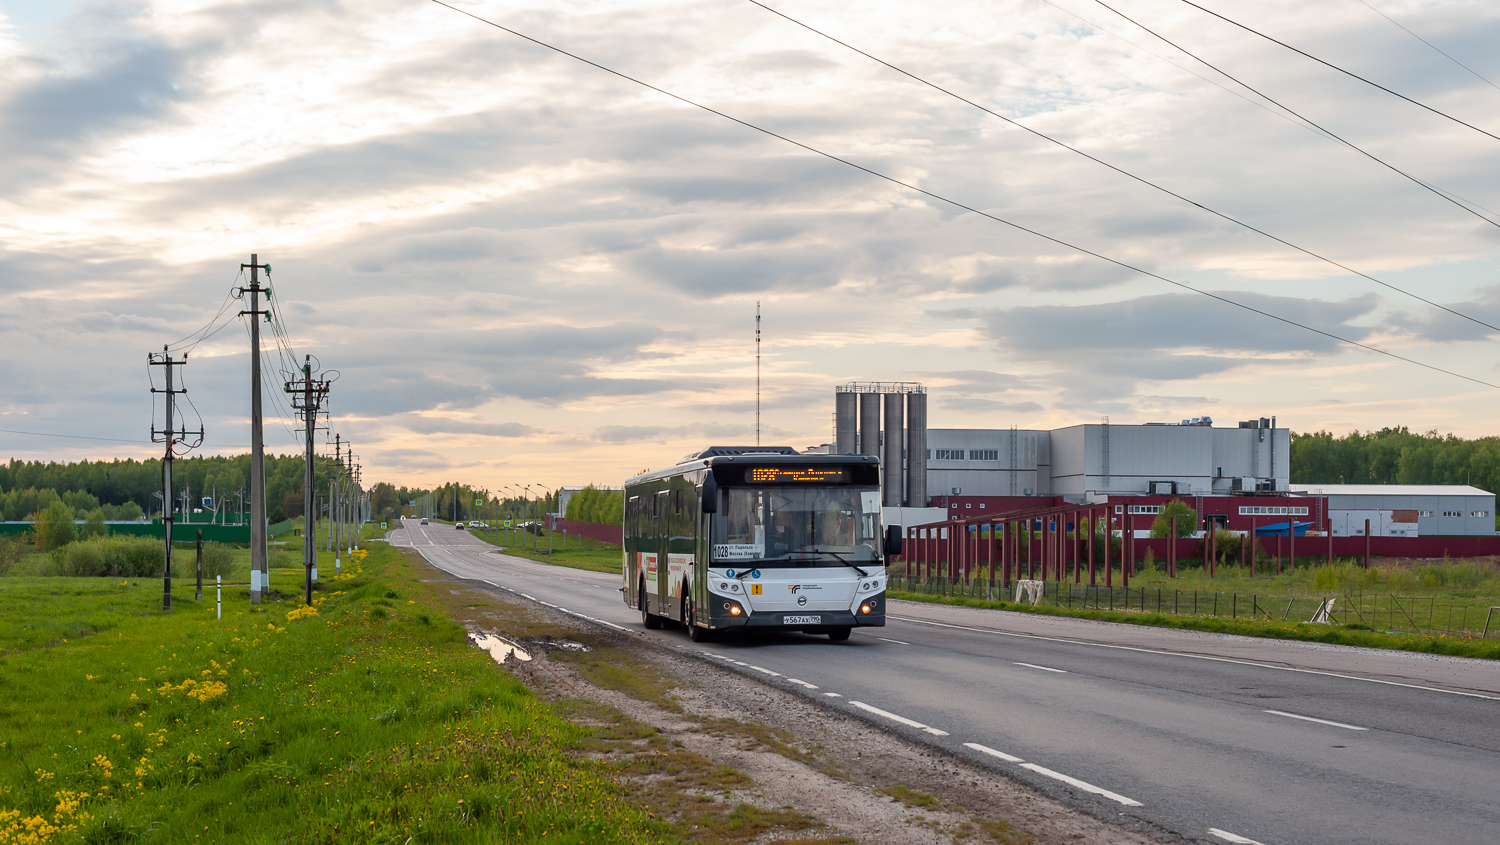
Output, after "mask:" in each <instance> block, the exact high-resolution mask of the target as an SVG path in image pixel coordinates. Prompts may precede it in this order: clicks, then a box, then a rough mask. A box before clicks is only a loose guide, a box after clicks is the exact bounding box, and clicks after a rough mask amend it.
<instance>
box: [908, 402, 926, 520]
mask: <svg viewBox="0 0 1500 845" xmlns="http://www.w3.org/2000/svg"><path fill="white" fill-rule="evenodd" d="M906 506H907V507H909V508H925V507H927V394H926V392H924V391H923V390H922V388H921V386H920V385H919V386H918V387H917V388H916V389H915V390H913V391H912V392H911V393H908V394H906Z"/></svg>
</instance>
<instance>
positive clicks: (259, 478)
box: [236, 253, 271, 604]
mask: <svg viewBox="0 0 1500 845" xmlns="http://www.w3.org/2000/svg"><path fill="white" fill-rule="evenodd" d="M246 268H249V270H250V286H249V287H247V288H244V287H242V288H236V295H237V296H239V297H241V298H243V297H244V295H245V294H247V293H248V294H250V310H249V311H241V312H240V316H242V317H243V316H249V317H250V603H251V604H260V601H261V593H263V592H264V591H265V590H266V588H267V587H268V586H269V578H268V577H267V576H268V574H269V573H268V572H267V571H266V448H265V445H266V444H265V434H264V432H263V431H262V430H261V414H260V320H261V317H262V316H264V317H265V318H266V319H268V320H269V319H270V316H271V311H270V309H269V308H267V309H264V310H263V309H262V308H261V307H260V295H261V294H262V293H264V294H265V295H266V298H267V299H270V297H271V291H270V289H269V288H263V287H261V286H260V271H261V270H265V271H266V277H267V278H268V279H269V278H270V275H271V265H269V264H261V263H260V256H259V255H257V254H255V253H251V255H250V263H249V264H241V265H240V269H241V270H244V269H246Z"/></svg>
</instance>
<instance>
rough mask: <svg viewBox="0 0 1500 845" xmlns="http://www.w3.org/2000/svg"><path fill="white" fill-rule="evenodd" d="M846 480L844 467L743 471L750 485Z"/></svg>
mask: <svg viewBox="0 0 1500 845" xmlns="http://www.w3.org/2000/svg"><path fill="white" fill-rule="evenodd" d="M848 480H849V471H848V470H847V469H845V468H844V467H751V468H750V469H748V470H746V471H745V481H747V482H749V483H750V484H843V483H845V482H847V481H848Z"/></svg>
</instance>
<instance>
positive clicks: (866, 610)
mask: <svg viewBox="0 0 1500 845" xmlns="http://www.w3.org/2000/svg"><path fill="white" fill-rule="evenodd" d="M859 612H860V613H869V612H870V603H869V602H865V603H864V604H862V605H860V606H859Z"/></svg>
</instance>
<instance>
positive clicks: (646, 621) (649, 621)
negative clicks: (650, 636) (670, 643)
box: [640, 578, 661, 631]
mask: <svg viewBox="0 0 1500 845" xmlns="http://www.w3.org/2000/svg"><path fill="white" fill-rule="evenodd" d="M640 595H641V624H642V625H645V626H646V628H647V629H648V630H652V631H655V630H656V629H657V628H660V627H661V617H660V616H657V615H656V614H654V613H652V612H651V605H649V604H647V603H646V579H644V578H642V579H641V594H640Z"/></svg>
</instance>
